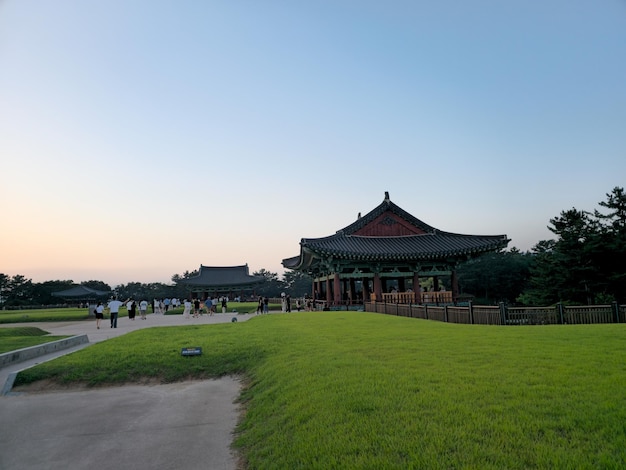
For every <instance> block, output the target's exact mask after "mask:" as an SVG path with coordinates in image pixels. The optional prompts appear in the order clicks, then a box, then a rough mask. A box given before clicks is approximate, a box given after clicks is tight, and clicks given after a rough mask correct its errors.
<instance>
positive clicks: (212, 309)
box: [183, 297, 228, 318]
mask: <svg viewBox="0 0 626 470" xmlns="http://www.w3.org/2000/svg"><path fill="white" fill-rule="evenodd" d="M220 304H221V306H222V313H226V310H227V309H228V298H227V297H220V298H219V299H218V298H217V297H213V298H211V297H207V298H206V299H205V300H204V302H202V301H200V299H199V298H197V297H196V298H194V299H193V301H191V300H188V299H187V300H185V302H184V303H183V307H184V308H183V318H190V317H191V309H192V307H193V318H198V317H199V316H201V315H202V311H203V310H205V311H206V314H207V315H209V316H213V315H214V314H215V313H216V312H217V306H218V305H220Z"/></svg>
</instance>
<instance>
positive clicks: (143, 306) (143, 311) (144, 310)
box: [139, 299, 148, 320]
mask: <svg viewBox="0 0 626 470" xmlns="http://www.w3.org/2000/svg"><path fill="white" fill-rule="evenodd" d="M147 314H148V301H147V300H145V299H144V300H142V301H141V302H139V315H140V316H141V319H142V320H145V319H146V315H147Z"/></svg>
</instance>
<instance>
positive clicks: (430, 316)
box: [364, 302, 626, 325]
mask: <svg viewBox="0 0 626 470" xmlns="http://www.w3.org/2000/svg"><path fill="white" fill-rule="evenodd" d="M364 310H365V311H367V312H376V313H384V314H386V315H397V316H401V317H411V318H423V319H425V320H435V321H442V322H448V323H465V324H468V325H564V324H569V325H584V324H599V323H626V305H618V304H617V302H613V303H612V304H610V305H586V306H574V307H571V306H566V305H563V304H556V305H555V306H553V307H507V306H506V305H504V304H500V305H496V306H489V305H473V304H472V303H471V302H470V303H469V304H468V305H467V306H464V307H459V306H452V305H446V306H431V305H416V304H399V303H385V302H365V304H364Z"/></svg>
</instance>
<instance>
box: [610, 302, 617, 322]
mask: <svg viewBox="0 0 626 470" xmlns="http://www.w3.org/2000/svg"><path fill="white" fill-rule="evenodd" d="M611 309H612V310H613V316H614V317H615V323H619V305H617V302H611Z"/></svg>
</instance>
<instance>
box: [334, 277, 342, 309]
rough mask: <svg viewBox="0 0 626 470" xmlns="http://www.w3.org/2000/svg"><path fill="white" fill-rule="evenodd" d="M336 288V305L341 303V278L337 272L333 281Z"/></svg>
mask: <svg viewBox="0 0 626 470" xmlns="http://www.w3.org/2000/svg"><path fill="white" fill-rule="evenodd" d="M333 288H334V291H335V292H334V294H335V296H334V302H335V305H341V279H340V278H339V273H335V279H334V282H333Z"/></svg>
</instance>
